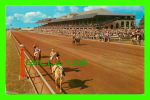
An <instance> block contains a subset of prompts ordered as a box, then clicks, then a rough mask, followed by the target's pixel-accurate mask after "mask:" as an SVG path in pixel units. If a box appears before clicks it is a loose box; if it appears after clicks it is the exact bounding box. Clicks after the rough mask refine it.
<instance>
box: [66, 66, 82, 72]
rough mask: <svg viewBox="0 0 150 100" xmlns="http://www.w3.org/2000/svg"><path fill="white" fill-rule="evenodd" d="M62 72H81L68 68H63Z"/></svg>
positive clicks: (77, 69)
mask: <svg viewBox="0 0 150 100" xmlns="http://www.w3.org/2000/svg"><path fill="white" fill-rule="evenodd" d="M64 71H65V72H72V71H75V72H79V71H81V70H79V68H69V67H65V68H64Z"/></svg>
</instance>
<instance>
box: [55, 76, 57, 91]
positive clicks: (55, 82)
mask: <svg viewBox="0 0 150 100" xmlns="http://www.w3.org/2000/svg"><path fill="white" fill-rule="evenodd" d="M55 83H56V89H58V78H56V77H55Z"/></svg>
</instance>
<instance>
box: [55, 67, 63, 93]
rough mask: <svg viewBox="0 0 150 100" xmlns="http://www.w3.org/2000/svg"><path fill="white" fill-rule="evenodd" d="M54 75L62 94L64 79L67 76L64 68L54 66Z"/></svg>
mask: <svg viewBox="0 0 150 100" xmlns="http://www.w3.org/2000/svg"><path fill="white" fill-rule="evenodd" d="M52 73H54V79H55V83H56V88H58V86H59V89H60V92H62V87H61V86H62V79H63V77H64V76H65V74H64V69H63V67H62V66H61V65H54V66H53V67H52Z"/></svg>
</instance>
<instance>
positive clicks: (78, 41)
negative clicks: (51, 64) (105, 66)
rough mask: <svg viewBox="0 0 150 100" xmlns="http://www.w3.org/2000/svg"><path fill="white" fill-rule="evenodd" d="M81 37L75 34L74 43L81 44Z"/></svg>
mask: <svg viewBox="0 0 150 100" xmlns="http://www.w3.org/2000/svg"><path fill="white" fill-rule="evenodd" d="M80 40H81V38H80V37H79V36H73V40H72V43H73V44H74V45H75V44H76V45H80Z"/></svg>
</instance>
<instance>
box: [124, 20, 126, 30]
mask: <svg viewBox="0 0 150 100" xmlns="http://www.w3.org/2000/svg"><path fill="white" fill-rule="evenodd" d="M124 29H126V21H124Z"/></svg>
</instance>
